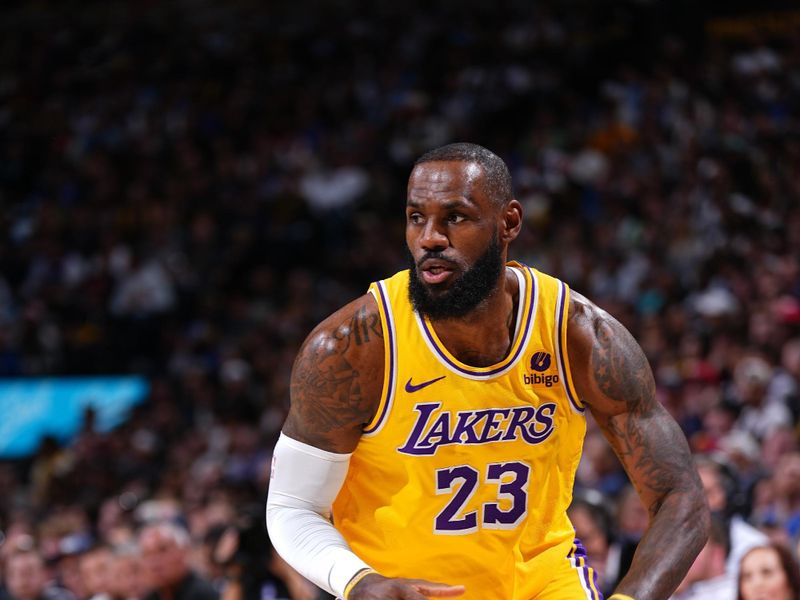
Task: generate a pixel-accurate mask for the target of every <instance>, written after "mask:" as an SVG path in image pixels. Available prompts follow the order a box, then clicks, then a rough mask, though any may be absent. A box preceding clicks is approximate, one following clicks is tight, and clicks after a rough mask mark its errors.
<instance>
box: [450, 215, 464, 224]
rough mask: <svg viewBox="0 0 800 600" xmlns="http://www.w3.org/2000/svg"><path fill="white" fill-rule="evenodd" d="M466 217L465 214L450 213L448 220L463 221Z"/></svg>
mask: <svg viewBox="0 0 800 600" xmlns="http://www.w3.org/2000/svg"><path fill="white" fill-rule="evenodd" d="M464 218H465V217H464V215H458V214H455V215H450V216H449V217H448V218H447V220H448V221H450V222H451V223H461V221H463V220H464Z"/></svg>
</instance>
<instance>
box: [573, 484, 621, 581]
mask: <svg viewBox="0 0 800 600" xmlns="http://www.w3.org/2000/svg"><path fill="white" fill-rule="evenodd" d="M607 504H608V501H607V499H605V498H603V496H601V495H599V494H598V493H597V492H594V493H590V494H584V495H582V496H580V495H579V496H577V497H576V498H575V499H574V500H573V501H572V504H571V505H570V508H569V510H568V511H567V515H568V516H569V519H570V521H571V522H572V525H573V526H574V527H575V536H576V537H577V538H578V540H580V543H581V544H582V545H583V547H584V549H585V550H586V556H587V558H588V562H589V564H590V565H591V567H592V569H593V571H594V572H595V574H596V575H597V586H598V588H599V590H600V591H601V592H602V593H603V594H604V595H606V596H608V595H610V594H611V593H612V592H613V591H614V589H615V588H616V586H617V584H618V583H619V582H620V580H622V578H623V577H624V576H625V574H626V573H627V572H628V568H629V567H630V565H631V561H632V560H633V553H634V551H635V550H636V545H635V543H630V541H629V540H627V539H625V538H622V537H620V536H617V535H616V532H615V526H614V524H613V521H612V517H611V513H610V512H609V511H608V510H607V509H606V505H607Z"/></svg>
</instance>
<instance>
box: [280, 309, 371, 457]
mask: <svg viewBox="0 0 800 600" xmlns="http://www.w3.org/2000/svg"><path fill="white" fill-rule="evenodd" d="M383 361H384V349H383V332H382V330H381V321H380V316H379V314H378V308H377V304H376V302H375V299H374V298H373V297H372V295H371V294H365V295H364V296H362V297H361V298H359V299H358V300H355V301H354V302H351V303H350V304H348V305H347V306H345V307H344V308H342V309H341V310H339V311H338V312H336V313H334V314H333V315H331V316H330V317H328V318H327V319H326V320H325V321H323V322H322V323H321V324H320V325H319V326H318V327H317V328H316V329H314V331H312V332H311V334H310V335H309V336H308V338H307V339H306V341H305V343H304V344H303V347H302V348H301V349H300V352H299V354H298V356H297V358H296V359H295V363H294V367H293V369H292V378H291V401H292V402H291V407H290V409H289V416H288V418H287V419H286V423H284V426H283V432H284V433H285V434H286V435H288V436H289V437H291V438H294V439H296V440H298V441H300V442H304V443H306V444H309V445H311V446H316V447H317V448H320V449H322V450H327V451H329V452H338V453H349V452H352V451H353V450H354V449H355V447H356V445H357V444H358V440H359V438H360V437H361V430H362V428H363V427H364V425H366V424H367V423H369V421H370V420H371V419H372V417H373V415H374V414H375V410H376V409H377V406H378V402H379V400H380V393H381V388H382V386H383V371H384V368H383V367H384V365H383Z"/></svg>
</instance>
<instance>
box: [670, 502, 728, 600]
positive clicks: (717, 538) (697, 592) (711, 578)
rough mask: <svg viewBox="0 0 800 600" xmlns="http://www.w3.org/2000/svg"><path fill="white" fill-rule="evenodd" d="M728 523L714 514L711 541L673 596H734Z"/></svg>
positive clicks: (706, 599) (690, 599) (678, 599)
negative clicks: (727, 565)
mask: <svg viewBox="0 0 800 600" xmlns="http://www.w3.org/2000/svg"><path fill="white" fill-rule="evenodd" d="M729 547H730V546H729V539H728V524H727V523H725V521H723V520H722V519H720V518H719V517H714V518H712V522H711V532H710V534H709V536H708V542H706V545H705V547H704V548H703V549H702V550H701V551H700V554H699V555H698V556H697V558H696V559H695V561H694V563H692V566H691V567H689V572H688V573H687V574H686V577H684V578H683V581H682V582H681V583H680V585H679V586H678V589H677V590H676V591H675V594H674V595H673V596H672V599H673V600H711V598H713V599H714V600H734V598H735V597H736V577H734V576H733V574H732V573H731V572H730V571H728V569H727V567H726V564H727V561H728V549H729Z"/></svg>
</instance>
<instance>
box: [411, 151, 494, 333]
mask: <svg viewBox="0 0 800 600" xmlns="http://www.w3.org/2000/svg"><path fill="white" fill-rule="evenodd" d="M501 223H502V210H501V208H500V207H498V206H497V205H496V204H495V203H494V202H493V201H492V200H491V199H490V198H489V197H488V196H487V194H486V190H485V186H484V177H483V169H482V168H481V167H480V166H479V165H477V164H475V163H469V162H459V161H448V162H429V163H423V164H421V165H418V166H417V167H415V168H414V170H413V171H412V173H411V177H410V178H409V181H408V199H407V204H406V243H407V245H408V249H409V252H410V254H411V260H412V265H411V267H412V268H411V278H410V281H409V296H410V298H411V301H412V303H413V304H414V307H415V308H416V309H417V310H418V311H419V312H421V313H423V314H427V315H428V316H430V317H431V318H448V317H460V316H463V315H465V314H467V313H468V312H470V311H471V310H472V309H474V308H475V307H477V306H478V305H479V304H480V303H481V302H482V301H484V300H485V299H486V298H487V297H488V296H489V295H490V294H491V292H492V291H493V290H494V289H495V287H496V285H497V281H498V278H499V277H500V274H501V273H502V269H503V262H504V250H505V248H503V247H501V246H500V242H499V232H500V227H501Z"/></svg>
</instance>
